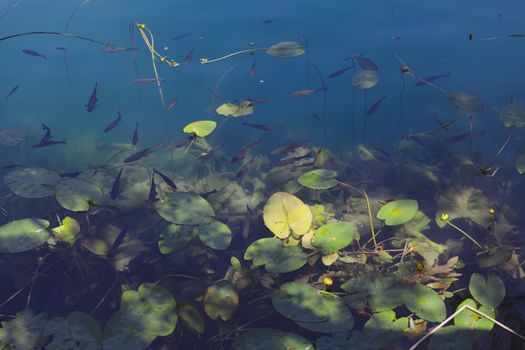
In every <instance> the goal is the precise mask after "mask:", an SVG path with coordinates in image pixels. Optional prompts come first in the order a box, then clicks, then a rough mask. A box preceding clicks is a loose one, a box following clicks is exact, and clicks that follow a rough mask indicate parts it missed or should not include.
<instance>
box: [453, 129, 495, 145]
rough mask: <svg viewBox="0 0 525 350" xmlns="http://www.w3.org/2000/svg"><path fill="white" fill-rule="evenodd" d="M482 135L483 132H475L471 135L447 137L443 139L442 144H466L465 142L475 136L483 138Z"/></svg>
mask: <svg viewBox="0 0 525 350" xmlns="http://www.w3.org/2000/svg"><path fill="white" fill-rule="evenodd" d="M483 135H485V130H481V131H478V132H475V133H473V134H472V135H471V134H470V132H466V133H464V134H459V135H455V136H452V137H449V138H447V139H445V140H444V141H443V143H445V144H448V143H458V142H466V141H469V140H471V139H473V138H474V137H475V136H483Z"/></svg>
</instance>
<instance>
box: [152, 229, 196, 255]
mask: <svg viewBox="0 0 525 350" xmlns="http://www.w3.org/2000/svg"><path fill="white" fill-rule="evenodd" d="M192 239H193V227H191V226H183V225H177V224H171V225H168V226H166V228H164V230H162V231H161V233H160V235H159V243H158V244H159V250H160V252H161V253H162V254H171V253H175V252H178V251H181V250H182V249H184V248H185V247H186V246H187V245H188V243H190V241H191V240H192Z"/></svg>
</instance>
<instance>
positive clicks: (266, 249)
mask: <svg viewBox="0 0 525 350" xmlns="http://www.w3.org/2000/svg"><path fill="white" fill-rule="evenodd" d="M283 249H284V247H283V243H282V241H281V240H280V239H276V238H261V239H258V240H257V241H255V242H253V243H252V244H250V245H249V246H248V248H246V252H245V253H244V259H245V260H252V259H253V261H252V264H253V265H255V266H259V265H266V264H268V263H270V262H272V261H274V260H276V259H277V258H279V256H280V255H281V253H282V251H283Z"/></svg>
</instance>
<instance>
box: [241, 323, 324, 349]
mask: <svg viewBox="0 0 525 350" xmlns="http://www.w3.org/2000/svg"><path fill="white" fill-rule="evenodd" d="M313 348H314V347H313V345H312V344H311V343H310V342H309V341H308V340H306V339H305V338H303V337H301V336H299V335H297V334H294V333H287V332H283V331H281V330H278V329H271V328H259V329H253V330H251V331H248V332H246V333H243V334H242V335H241V336H240V337H238V338H237V339H235V342H234V343H233V350H269V349H272V350H313Z"/></svg>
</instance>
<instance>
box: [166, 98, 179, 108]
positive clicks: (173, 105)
mask: <svg viewBox="0 0 525 350" xmlns="http://www.w3.org/2000/svg"><path fill="white" fill-rule="evenodd" d="M177 102H179V99H178V98H177V97H174V98H172V99H171V101H170V102H169V103H168V107H166V110H167V111H168V112H169V111H171V110H172V109H173V108H175V106H176V105H177Z"/></svg>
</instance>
